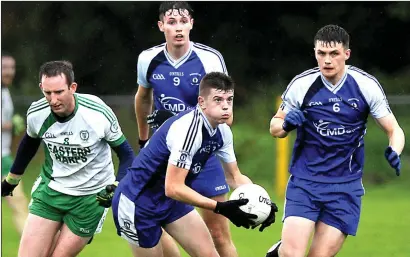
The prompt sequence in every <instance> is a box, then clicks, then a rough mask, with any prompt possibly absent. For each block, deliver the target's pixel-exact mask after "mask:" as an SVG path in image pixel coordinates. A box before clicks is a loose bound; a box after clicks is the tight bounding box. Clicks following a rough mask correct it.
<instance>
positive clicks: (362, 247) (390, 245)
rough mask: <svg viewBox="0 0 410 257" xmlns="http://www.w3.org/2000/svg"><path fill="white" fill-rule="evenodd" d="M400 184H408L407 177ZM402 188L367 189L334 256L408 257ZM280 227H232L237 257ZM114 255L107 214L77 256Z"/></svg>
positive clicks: (248, 255)
mask: <svg viewBox="0 0 410 257" xmlns="http://www.w3.org/2000/svg"><path fill="white" fill-rule="evenodd" d="M27 175H28V174H27ZM403 180H405V181H407V182H408V181H410V180H409V177H408V176H407V178H405V179H404V178H403ZM27 182H28V180H27ZM261 184H263V183H261ZM406 184H407V185H408V183H403V182H393V183H390V184H389V185H387V186H377V187H375V186H370V187H369V188H367V190H366V195H365V196H364V199H363V210H362V217H361V221H360V226H359V231H358V235H357V236H356V237H349V238H348V240H347V242H346V244H345V246H344V247H343V249H342V251H341V253H340V254H339V255H338V256H341V257H343V256H345V257H352V256H366V257H372V256H375V257H380V256H389V257H393V256H397V257H408V256H409V254H410V241H409V240H410V239H409V235H408V231H410V223H409V222H408V213H410V200H409V195H410V189H409V188H408V187H406ZM265 187H266V188H268V190H269V192H270V194H271V195H273V193H272V187H270V186H268V185H265ZM28 191H29V188H26V192H28ZM277 203H278V206H279V207H280V211H279V214H278V217H281V216H282V214H283V213H282V211H283V208H281V207H282V206H283V202H282V201H281V200H277ZM2 208H3V209H2V210H3V211H2V239H3V242H2V245H3V247H2V256H4V257H13V256H17V249H18V242H19V237H18V235H17V233H16V232H15V229H14V226H13V225H12V221H11V213H10V210H9V208H7V206H6V203H5V202H3V203H2ZM281 227H282V224H281V223H280V222H278V223H276V224H273V225H272V226H271V227H269V228H268V229H266V230H265V231H264V232H263V233H261V232H259V231H256V230H255V231H254V230H246V229H243V228H242V229H240V228H236V227H234V226H232V235H233V240H234V242H235V245H236V247H237V249H238V252H239V254H240V256H243V257H253V256H264V254H265V253H266V250H267V249H268V248H269V247H270V246H271V245H272V244H273V243H274V242H275V241H276V240H277V239H278V238H280V231H281ZM114 255H115V256H122V257H126V256H132V255H131V251H130V249H129V247H128V245H127V243H126V241H125V240H123V239H122V238H120V237H119V236H117V235H116V233H115V227H114V223H113V220H112V216H111V212H109V214H108V218H107V219H106V222H105V224H104V229H103V232H102V233H101V234H99V235H97V236H96V238H95V240H94V242H93V243H92V244H91V245H89V246H86V248H85V250H84V251H83V252H82V253H81V254H80V255H79V256H83V257H85V256H99V257H111V256H114ZM183 256H188V255H186V254H184V255H183Z"/></svg>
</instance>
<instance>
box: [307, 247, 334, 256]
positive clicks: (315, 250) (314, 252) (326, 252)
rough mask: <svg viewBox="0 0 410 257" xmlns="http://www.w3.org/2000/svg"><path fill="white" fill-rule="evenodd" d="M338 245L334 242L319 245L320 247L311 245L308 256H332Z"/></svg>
mask: <svg viewBox="0 0 410 257" xmlns="http://www.w3.org/2000/svg"><path fill="white" fill-rule="evenodd" d="M339 249H340V247H339V246H338V245H334V244H328V245H321V246H320V247H315V246H313V247H311V248H310V251H309V254H308V257H333V256H336V254H337V252H338V251H339Z"/></svg>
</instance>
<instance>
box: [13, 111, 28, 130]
mask: <svg viewBox="0 0 410 257" xmlns="http://www.w3.org/2000/svg"><path fill="white" fill-rule="evenodd" d="M11 123H12V124H13V134H14V135H20V134H21V133H22V132H24V130H25V129H26V125H25V123H24V119H23V117H21V115H19V114H14V115H13V118H12V119H11Z"/></svg>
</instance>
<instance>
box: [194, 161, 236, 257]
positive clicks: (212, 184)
mask: <svg viewBox="0 0 410 257" xmlns="http://www.w3.org/2000/svg"><path fill="white" fill-rule="evenodd" d="M190 186H191V187H192V189H194V190H195V191H197V192H198V193H200V194H202V195H204V196H206V197H209V198H212V199H214V200H216V201H226V200H227V193H228V192H229V186H228V184H227V183H226V178H225V174H224V171H223V168H222V165H221V163H220V162H219V160H218V158H217V157H216V156H212V157H211V158H210V159H209V160H208V161H207V162H206V164H205V166H204V168H203V169H202V170H201V172H200V173H199V174H198V176H197V177H196V179H195V180H194V181H193V182H192V183H191V185H190ZM200 212H201V215H202V218H203V219H204V221H205V224H206V226H207V227H208V230H209V232H210V234H211V237H212V240H213V242H214V244H215V247H216V250H217V251H218V253H219V255H220V256H221V257H235V256H238V253H237V251H236V248H235V245H234V244H233V241H232V239H231V232H230V228H229V224H230V223H229V220H228V219H227V218H225V217H224V216H223V215H219V214H216V213H214V212H213V211H209V210H200Z"/></svg>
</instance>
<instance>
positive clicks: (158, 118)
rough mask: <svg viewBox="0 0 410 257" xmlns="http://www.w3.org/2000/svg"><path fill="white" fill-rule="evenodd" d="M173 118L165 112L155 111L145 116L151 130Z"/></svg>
mask: <svg viewBox="0 0 410 257" xmlns="http://www.w3.org/2000/svg"><path fill="white" fill-rule="evenodd" d="M172 116H174V114H173V113H172V112H170V111H167V110H155V111H154V112H153V113H151V114H150V115H148V116H147V123H148V125H150V126H151V128H152V129H156V128H159V127H160V126H161V125H162V123H164V122H165V121H166V120H167V119H169V118H171V117H172Z"/></svg>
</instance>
